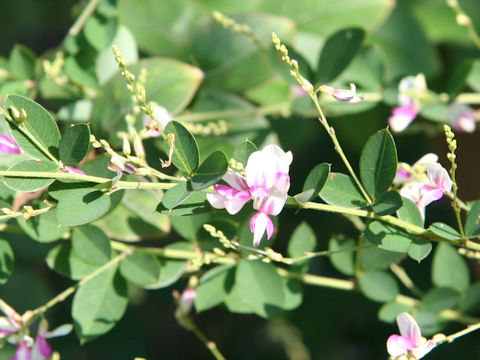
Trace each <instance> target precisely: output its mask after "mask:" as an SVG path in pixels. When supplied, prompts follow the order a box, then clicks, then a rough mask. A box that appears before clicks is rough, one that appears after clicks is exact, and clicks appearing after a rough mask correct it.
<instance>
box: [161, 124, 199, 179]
mask: <svg viewBox="0 0 480 360" xmlns="http://www.w3.org/2000/svg"><path fill="white" fill-rule="evenodd" d="M165 134H173V135H175V148H174V151H173V157H172V161H173V164H174V165H175V166H176V167H177V168H178V169H179V170H181V171H183V172H185V173H186V174H188V175H190V176H191V175H193V172H194V171H195V170H196V169H197V167H198V159H199V154H198V144H197V141H196V140H195V138H194V137H193V135H192V134H191V133H190V131H188V130H187V128H186V127H185V126H183V125H182V124H180V123H179V122H176V121H171V122H170V123H169V124H168V125H167V128H166V129H165Z"/></svg>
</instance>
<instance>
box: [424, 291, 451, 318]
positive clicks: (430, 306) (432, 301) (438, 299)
mask: <svg viewBox="0 0 480 360" xmlns="http://www.w3.org/2000/svg"><path fill="white" fill-rule="evenodd" d="M459 299H460V294H459V293H458V292H457V291H455V290H453V289H450V288H433V289H431V290H429V291H428V293H426V294H425V295H424V296H423V297H422V302H421V304H420V309H421V310H422V311H429V312H434V313H438V312H440V311H442V310H445V309H453V308H454V307H456V306H457V304H458V301H459Z"/></svg>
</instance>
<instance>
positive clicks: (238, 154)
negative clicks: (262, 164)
mask: <svg viewBox="0 0 480 360" xmlns="http://www.w3.org/2000/svg"><path fill="white" fill-rule="evenodd" d="M257 150H258V149H257V146H256V145H255V144H254V143H253V142H251V141H250V140H245V141H244V142H242V143H241V144H240V145H238V146H237V147H236V148H235V152H234V153H233V156H232V157H233V159H235V161H237V162H239V163H241V164H243V167H245V166H247V161H248V158H249V157H250V155H251V154H252V153H253V152H255V151H257Z"/></svg>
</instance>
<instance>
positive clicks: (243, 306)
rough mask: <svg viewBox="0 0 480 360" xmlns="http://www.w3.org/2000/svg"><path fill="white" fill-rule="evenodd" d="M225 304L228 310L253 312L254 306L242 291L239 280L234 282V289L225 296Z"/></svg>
mask: <svg viewBox="0 0 480 360" xmlns="http://www.w3.org/2000/svg"><path fill="white" fill-rule="evenodd" d="M225 306H226V307H227V309H228V311H231V312H234V313H240V314H250V313H253V312H254V310H253V307H252V306H251V305H250V304H249V302H248V299H247V297H246V296H245V294H243V293H241V289H240V287H239V284H238V282H237V281H235V282H234V284H233V288H232V290H230V292H229V294H228V295H227V297H226V298H225Z"/></svg>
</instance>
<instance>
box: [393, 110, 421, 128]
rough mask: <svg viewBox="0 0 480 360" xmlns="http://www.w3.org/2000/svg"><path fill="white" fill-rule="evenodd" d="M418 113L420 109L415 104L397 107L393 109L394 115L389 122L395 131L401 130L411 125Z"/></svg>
mask: <svg viewBox="0 0 480 360" xmlns="http://www.w3.org/2000/svg"><path fill="white" fill-rule="evenodd" d="M417 114H418V110H417V108H416V107H415V105H406V106H401V107H396V108H394V109H393V110H392V116H390V118H389V119H388V123H389V124H390V127H391V128H392V130H393V131H396V132H400V131H403V130H405V129H406V128H407V126H408V125H410V123H411V122H412V121H413V119H415V117H416V116H417Z"/></svg>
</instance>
